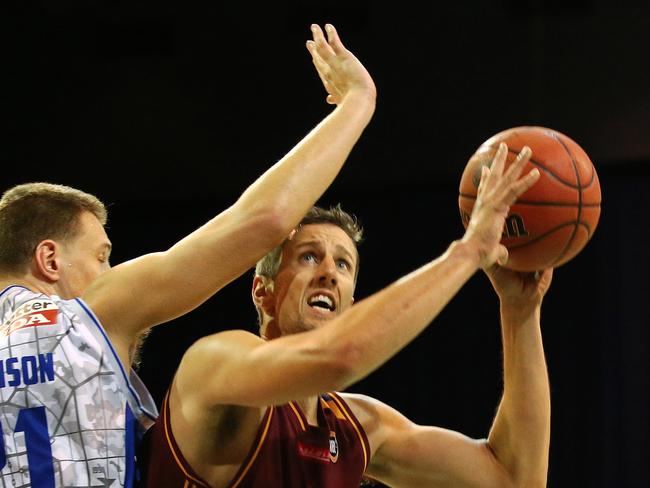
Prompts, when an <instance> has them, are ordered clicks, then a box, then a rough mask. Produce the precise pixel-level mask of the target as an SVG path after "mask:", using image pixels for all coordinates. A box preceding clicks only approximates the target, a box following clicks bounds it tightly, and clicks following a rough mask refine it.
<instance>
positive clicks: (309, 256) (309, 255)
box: [300, 252, 317, 263]
mask: <svg viewBox="0 0 650 488" xmlns="http://www.w3.org/2000/svg"><path fill="white" fill-rule="evenodd" d="M300 260H301V261H303V262H305V263H315V262H317V260H316V255H315V254H314V253H313V252H306V253H303V254H301V255H300Z"/></svg>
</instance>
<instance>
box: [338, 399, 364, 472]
mask: <svg viewBox="0 0 650 488" xmlns="http://www.w3.org/2000/svg"><path fill="white" fill-rule="evenodd" d="M329 395H330V396H331V397H332V398H333V399H334V401H335V402H336V403H337V405H338V406H339V407H340V409H341V411H342V412H343V414H344V415H345V416H346V417H347V419H348V420H349V421H350V423H351V424H352V426H353V427H354V430H355V431H356V433H357V436H359V440H360V441H361V447H362V448H363V462H364V463H363V466H364V468H363V470H364V471H365V470H366V469H367V468H368V453H367V452H366V442H365V440H364V438H363V436H362V435H361V431H360V430H359V426H358V425H357V422H355V421H354V419H355V417H354V416H353V415H352V413H351V412H349V411H348V409H347V408H345V407H346V406H348V405H347V403H345V402H344V401H343V400H342V399H341V398H339V397H338V395H336V394H335V393H334V392H331V393H329ZM348 408H349V406H348Z"/></svg>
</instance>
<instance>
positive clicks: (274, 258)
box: [255, 204, 363, 279]
mask: <svg viewBox="0 0 650 488" xmlns="http://www.w3.org/2000/svg"><path fill="white" fill-rule="evenodd" d="M309 224H332V225H336V226H337V227H340V228H341V229H343V230H344V231H345V233H346V234H347V235H348V236H349V237H350V239H352V242H354V245H355V246H358V245H359V244H360V243H361V241H362V240H363V228H362V227H361V225H360V224H359V221H358V220H357V218H356V217H355V216H354V215H352V214H349V213H347V212H345V211H344V210H343V209H342V208H341V204H337V205H336V206H334V207H330V208H329V209H324V208H321V207H316V206H314V207H312V208H311V209H310V210H309V212H307V214H306V215H305V216H304V217H303V218H302V220H301V221H300V223H299V224H298V227H297V228H300V227H302V226H303V225H309ZM285 242H287V241H286V239H285V241H284V242H283V243H282V244H280V245H279V246H278V247H276V248H275V249H273V250H272V251H270V252H269V253H268V254H267V255H266V256H264V257H263V258H262V259H260V260H259V261H258V262H257V265H256V266H255V274H256V275H258V276H264V277H266V278H271V279H272V278H275V275H276V274H277V273H278V270H279V269H280V261H281V260H282V248H283V247H284V244H285ZM358 272H359V259H357V266H356V269H355V270H354V276H355V278H356V276H357V274H358Z"/></svg>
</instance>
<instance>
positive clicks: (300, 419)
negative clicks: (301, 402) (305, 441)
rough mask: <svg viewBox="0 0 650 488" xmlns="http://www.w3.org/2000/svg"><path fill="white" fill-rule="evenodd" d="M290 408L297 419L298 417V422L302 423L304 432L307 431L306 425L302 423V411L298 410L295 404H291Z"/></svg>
mask: <svg viewBox="0 0 650 488" xmlns="http://www.w3.org/2000/svg"><path fill="white" fill-rule="evenodd" d="M289 406H290V407H291V409H292V410H293V413H295V414H296V417H298V422H300V427H302V430H303V431H304V430H307V429H306V428H305V423H304V422H303V421H302V415H301V413H300V411H299V410H298V409H297V408H296V406H295V405H294V404H293V402H289Z"/></svg>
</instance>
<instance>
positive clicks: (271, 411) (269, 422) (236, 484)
mask: <svg viewBox="0 0 650 488" xmlns="http://www.w3.org/2000/svg"><path fill="white" fill-rule="evenodd" d="M273 410H274V407H273V406H271V407H269V415H268V417H267V419H266V425H265V426H264V431H263V432H262V435H261V436H260V440H259V442H258V443H257V448H256V449H255V452H254V453H253V455H252V456H251V458H250V460H249V461H248V464H246V467H245V468H244V469H243V470H242V472H241V474H240V475H239V478H237V480H236V481H235V482H234V483H233V484H231V485H230V488H236V487H237V486H238V485H239V483H241V481H242V480H243V479H244V476H246V473H248V470H250V469H251V466H252V465H253V462H254V461H255V460H256V459H257V455H258V454H259V453H260V449H262V445H263V444H264V440H265V439H266V434H268V432H269V427H270V426H271V418H272V417H273Z"/></svg>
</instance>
